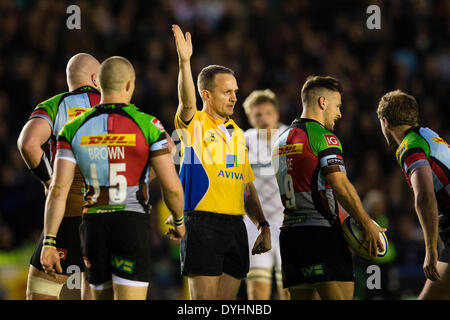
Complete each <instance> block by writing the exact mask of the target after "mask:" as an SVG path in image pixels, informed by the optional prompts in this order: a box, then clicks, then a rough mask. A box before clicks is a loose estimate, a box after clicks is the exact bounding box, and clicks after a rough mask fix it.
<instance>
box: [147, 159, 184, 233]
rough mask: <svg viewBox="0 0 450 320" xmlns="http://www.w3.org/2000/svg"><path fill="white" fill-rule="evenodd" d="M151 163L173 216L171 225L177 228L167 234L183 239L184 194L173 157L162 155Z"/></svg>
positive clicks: (151, 160)
mask: <svg viewBox="0 0 450 320" xmlns="http://www.w3.org/2000/svg"><path fill="white" fill-rule="evenodd" d="M150 163H151V165H152V167H153V170H154V171H155V174H156V177H157V178H158V180H159V183H160V184H161V192H162V194H163V198H164V202H165V203H166V205H167V208H168V209H169V211H170V213H171V214H172V220H171V221H170V224H172V225H173V226H174V227H175V229H169V231H168V232H167V233H166V234H167V235H169V236H171V238H172V239H181V238H182V237H183V236H184V234H185V232H186V229H185V226H184V218H183V207H184V193H183V187H182V185H181V181H180V179H179V178H178V174H177V172H176V170H175V165H174V164H173V161H172V157H171V155H170V153H165V154H161V155H158V156H155V157H151V158H150Z"/></svg>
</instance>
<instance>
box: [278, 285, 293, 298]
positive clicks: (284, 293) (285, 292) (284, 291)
mask: <svg viewBox="0 0 450 320" xmlns="http://www.w3.org/2000/svg"><path fill="white" fill-rule="evenodd" d="M277 293H278V297H277V299H278V300H289V299H290V294H289V289H288V288H283V283H282V282H277Z"/></svg>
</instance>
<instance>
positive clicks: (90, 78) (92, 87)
mask: <svg viewBox="0 0 450 320" xmlns="http://www.w3.org/2000/svg"><path fill="white" fill-rule="evenodd" d="M99 65H100V64H99V62H98V61H97V59H95V58H94V57H92V56H91V55H89V54H86V53H79V54H77V55H75V56H73V57H72V58H71V59H70V60H69V62H68V63H67V69H66V75H67V85H68V87H69V92H64V93H61V94H58V95H56V96H54V97H53V98H50V99H48V100H46V101H44V102H42V103H40V104H39V105H38V106H37V107H36V109H35V110H34V111H33V113H32V114H31V116H30V120H29V121H28V122H27V123H26V125H25V126H24V127H23V129H22V132H21V133H20V136H19V139H18V141H17V146H18V148H19V151H20V153H21V155H22V157H23V159H24V161H25V163H26V164H27V166H28V167H29V168H30V170H31V171H32V172H33V173H34V174H35V175H36V176H37V177H38V178H39V179H40V181H41V182H42V184H43V185H44V187H45V193H46V194H47V188H48V186H49V185H50V182H51V177H52V167H53V163H54V156H55V150H56V137H57V135H58V132H59V131H60V130H61V129H62V128H63V126H64V125H65V124H66V122H68V121H69V120H71V119H73V118H75V117H76V116H77V115H79V114H81V113H83V112H84V111H86V110H88V109H89V108H91V107H93V106H95V105H96V104H98V102H99V101H100V92H98V91H97V89H98V87H97V73H98V68H99ZM46 143H48V144H49V147H50V152H49V154H47V153H46V152H44V150H43V148H42V146H45V144H46ZM46 149H47V148H46ZM83 187H84V185H83V180H82V177H81V174H80V172H79V170H78V169H76V172H75V177H74V181H73V184H72V186H71V189H70V196H69V198H68V199H67V204H66V210H65V214H64V219H63V220H62V222H61V231H60V233H59V236H58V239H57V241H58V252H59V254H60V255H61V266H62V268H63V273H62V274H58V275H57V276H56V277H50V276H48V275H46V274H45V272H44V271H43V269H42V266H41V263H40V256H41V250H42V241H43V237H44V234H42V235H41V238H40V240H39V243H38V245H37V247H36V249H35V252H34V254H33V257H32V258H31V261H30V268H29V272H28V282H27V293H26V297H27V299H30V300H41V299H46V300H47V299H58V298H59V296H60V292H61V289H62V287H63V285H64V283H65V282H66V280H67V278H68V276H69V275H68V274H66V269H67V267H68V266H70V265H76V266H78V267H79V268H80V270H81V271H83V270H84V263H83V260H82V255H81V251H80V237H79V233H78V226H79V225H80V223H81V205H82V203H83V191H82V189H83ZM82 279H83V281H82V288H81V297H82V299H90V298H91V293H90V289H89V286H88V285H87V282H86V281H85V277H84V272H82Z"/></svg>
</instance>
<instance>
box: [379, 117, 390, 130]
mask: <svg viewBox="0 0 450 320" xmlns="http://www.w3.org/2000/svg"><path fill="white" fill-rule="evenodd" d="M381 121H383V125H384V127H385V128H389V126H390V124H389V121H388V119H386V117H383V118H382V119H381Z"/></svg>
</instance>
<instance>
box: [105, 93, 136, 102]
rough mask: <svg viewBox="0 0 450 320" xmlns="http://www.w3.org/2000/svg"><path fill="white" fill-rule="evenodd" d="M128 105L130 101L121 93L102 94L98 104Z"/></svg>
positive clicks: (126, 95)
mask: <svg viewBox="0 0 450 320" xmlns="http://www.w3.org/2000/svg"><path fill="white" fill-rule="evenodd" d="M112 103H115V104H119V103H123V104H129V103H130V99H129V98H128V94H125V93H121V92H102V97H101V99H100V104H112Z"/></svg>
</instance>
